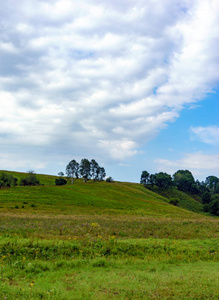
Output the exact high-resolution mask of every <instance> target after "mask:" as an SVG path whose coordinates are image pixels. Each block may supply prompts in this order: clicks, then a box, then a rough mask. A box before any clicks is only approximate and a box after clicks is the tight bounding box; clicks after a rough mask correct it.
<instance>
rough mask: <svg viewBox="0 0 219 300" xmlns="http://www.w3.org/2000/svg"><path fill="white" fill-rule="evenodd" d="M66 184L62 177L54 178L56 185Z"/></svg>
mask: <svg viewBox="0 0 219 300" xmlns="http://www.w3.org/2000/svg"><path fill="white" fill-rule="evenodd" d="M66 183H67V180H65V178H62V177H59V178H56V180H55V184H56V185H65V184H66Z"/></svg>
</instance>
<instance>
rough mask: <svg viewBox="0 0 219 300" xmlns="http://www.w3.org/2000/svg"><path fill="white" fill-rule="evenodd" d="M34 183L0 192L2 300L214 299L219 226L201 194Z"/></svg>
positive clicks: (49, 179)
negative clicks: (207, 209)
mask: <svg viewBox="0 0 219 300" xmlns="http://www.w3.org/2000/svg"><path fill="white" fill-rule="evenodd" d="M5 173H7V174H9V173H10V172H6V171H5ZM11 175H12V176H14V177H16V178H18V180H20V178H23V177H24V176H25V175H24V174H21V173H12V174H11ZM37 178H38V180H39V181H40V183H41V185H37V186H12V187H11V188H10V189H8V188H2V189H1V191H0V215H1V218H0V298H2V299H4V298H5V299H91V300H92V299H186V298H187V299H218V296H219V294H218V291H217V289H216V288H215V286H217V284H218V281H219V276H218V271H217V270H218V267H219V242H218V241H219V239H218V237H219V219H218V217H212V216H210V215H209V214H206V213H203V212H201V209H200V210H199V209H198V207H199V206H197V207H196V206H195V205H196V204H197V205H200V206H201V207H202V203H201V202H199V201H201V197H200V196H199V198H197V199H196V200H195V199H194V198H193V197H194V195H193V194H191V193H190V194H189V193H188V194H186V193H184V192H182V191H179V190H178V189H177V188H175V187H169V188H159V187H158V186H156V185H154V186H153V188H152V187H151V190H149V189H146V188H145V187H144V186H143V185H140V184H134V183H123V182H115V181H113V182H111V183H110V184H108V183H107V182H106V181H96V180H90V181H88V182H87V184H84V183H83V178H78V179H74V184H73V185H72V184H71V180H69V181H68V182H67V184H65V185H62V186H59V185H57V186H55V179H59V178H63V175H62V174H60V177H56V176H49V175H37ZM91 178H93V176H92V177H91ZM153 190H154V191H155V192H154V191H153ZM158 192H159V193H160V194H159V193H158ZM215 195H216V196H217V194H214V195H211V198H213V199H214V197H215ZM191 196H192V197H191ZM195 196H197V195H195ZM185 199H186V200H185ZM177 200H178V203H176V204H174V203H173V204H174V205H171V204H170V203H171V201H172V202H177ZM183 201H184V202H183ZM193 202H194V203H193ZM183 203H184V206H185V208H188V207H189V203H190V205H191V206H193V208H194V209H193V210H195V208H196V209H197V212H198V213H197V212H194V211H188V210H186V209H183V208H181V207H179V206H181V205H182V204H183ZM191 203H192V204H191ZM210 203H211V202H210ZM210 203H209V204H208V205H210ZM187 206H188V207H187ZM189 208H190V209H191V207H189Z"/></svg>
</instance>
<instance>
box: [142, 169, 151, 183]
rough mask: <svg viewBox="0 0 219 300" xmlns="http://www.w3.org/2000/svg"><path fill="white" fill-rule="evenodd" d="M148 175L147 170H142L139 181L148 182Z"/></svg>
mask: <svg viewBox="0 0 219 300" xmlns="http://www.w3.org/2000/svg"><path fill="white" fill-rule="evenodd" d="M149 175H150V174H149V173H148V172H147V171H142V173H141V179H140V183H141V184H144V185H146V184H148V182H149Z"/></svg>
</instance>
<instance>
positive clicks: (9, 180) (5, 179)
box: [0, 172, 17, 188]
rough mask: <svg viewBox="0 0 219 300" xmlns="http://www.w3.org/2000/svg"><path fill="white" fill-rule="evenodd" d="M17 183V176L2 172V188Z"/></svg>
mask: <svg viewBox="0 0 219 300" xmlns="http://www.w3.org/2000/svg"><path fill="white" fill-rule="evenodd" d="M16 185H17V178H16V177H14V176H13V175H11V174H9V173H5V172H1V173H0V188H1V187H11V186H16Z"/></svg>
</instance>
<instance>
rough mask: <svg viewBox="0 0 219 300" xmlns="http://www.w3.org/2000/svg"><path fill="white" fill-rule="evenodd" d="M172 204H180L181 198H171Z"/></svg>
mask: <svg viewBox="0 0 219 300" xmlns="http://www.w3.org/2000/svg"><path fill="white" fill-rule="evenodd" d="M169 203H170V204H172V205H175V206H177V205H178V204H179V199H178V198H171V199H170V202H169Z"/></svg>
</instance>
